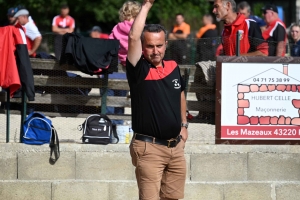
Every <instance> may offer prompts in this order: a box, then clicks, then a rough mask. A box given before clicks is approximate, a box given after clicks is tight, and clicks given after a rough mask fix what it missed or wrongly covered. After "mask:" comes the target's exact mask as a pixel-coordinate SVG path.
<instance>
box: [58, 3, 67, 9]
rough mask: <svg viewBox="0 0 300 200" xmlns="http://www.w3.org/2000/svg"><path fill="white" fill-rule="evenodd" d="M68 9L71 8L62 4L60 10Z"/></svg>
mask: <svg viewBox="0 0 300 200" xmlns="http://www.w3.org/2000/svg"><path fill="white" fill-rule="evenodd" d="M67 8H69V6H68V4H67V3H62V4H61V5H60V9H67Z"/></svg>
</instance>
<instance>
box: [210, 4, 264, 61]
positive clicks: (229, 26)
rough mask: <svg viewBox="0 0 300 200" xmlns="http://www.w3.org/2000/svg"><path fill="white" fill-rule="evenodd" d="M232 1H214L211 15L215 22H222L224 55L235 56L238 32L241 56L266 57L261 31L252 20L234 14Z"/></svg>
mask: <svg viewBox="0 0 300 200" xmlns="http://www.w3.org/2000/svg"><path fill="white" fill-rule="evenodd" d="M235 10H236V3H235V1H234V0H215V1H214V9H213V13H214V14H215V15H216V19H217V21H223V22H224V30H223V33H222V44H223V51H224V54H225V55H227V56H234V55H236V35H237V32H238V31H239V32H240V33H241V36H240V38H239V40H240V55H241V56H267V55H268V44H267V43H266V42H265V41H264V40H263V37H262V33H261V29H260V28H259V26H258V24H257V23H256V22H255V21H254V20H252V19H246V17H245V16H244V15H243V14H240V13H236V12H235Z"/></svg>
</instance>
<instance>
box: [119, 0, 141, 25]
mask: <svg viewBox="0 0 300 200" xmlns="http://www.w3.org/2000/svg"><path fill="white" fill-rule="evenodd" d="M140 10H141V4H140V3H139V2H137V1H126V2H125V3H124V4H123V6H122V8H121V9H120V10H119V18H120V20H121V21H122V22H123V21H125V20H128V21H129V20H130V19H135V18H136V16H137V15H138V14H139V12H140Z"/></svg>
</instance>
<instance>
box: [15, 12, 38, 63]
mask: <svg viewBox="0 0 300 200" xmlns="http://www.w3.org/2000/svg"><path fill="white" fill-rule="evenodd" d="M14 18H16V19H17V23H19V24H20V25H22V26H23V27H24V29H25V34H26V41H27V49H28V54H29V56H30V57H33V58H34V57H35V56H36V51H37V49H38V48H39V46H40V44H41V42H42V35H41V33H40V32H39V30H38V27H37V26H36V24H35V23H34V21H33V19H32V18H31V16H29V11H28V10H26V9H20V10H18V11H17V12H16V13H15V15H14Z"/></svg>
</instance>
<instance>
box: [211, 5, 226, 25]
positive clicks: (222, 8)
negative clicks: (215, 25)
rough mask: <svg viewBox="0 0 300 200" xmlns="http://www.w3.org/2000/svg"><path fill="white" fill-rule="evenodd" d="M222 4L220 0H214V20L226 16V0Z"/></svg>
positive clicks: (220, 19)
mask: <svg viewBox="0 0 300 200" xmlns="http://www.w3.org/2000/svg"><path fill="white" fill-rule="evenodd" d="M225 3H226V4H225V5H224V4H223V2H222V0H215V2H214V9H213V13H214V14H215V15H216V20H217V21H218V22H219V21H222V20H224V19H225V18H226V16H227V14H228V10H229V6H228V4H229V3H228V2H225Z"/></svg>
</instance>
